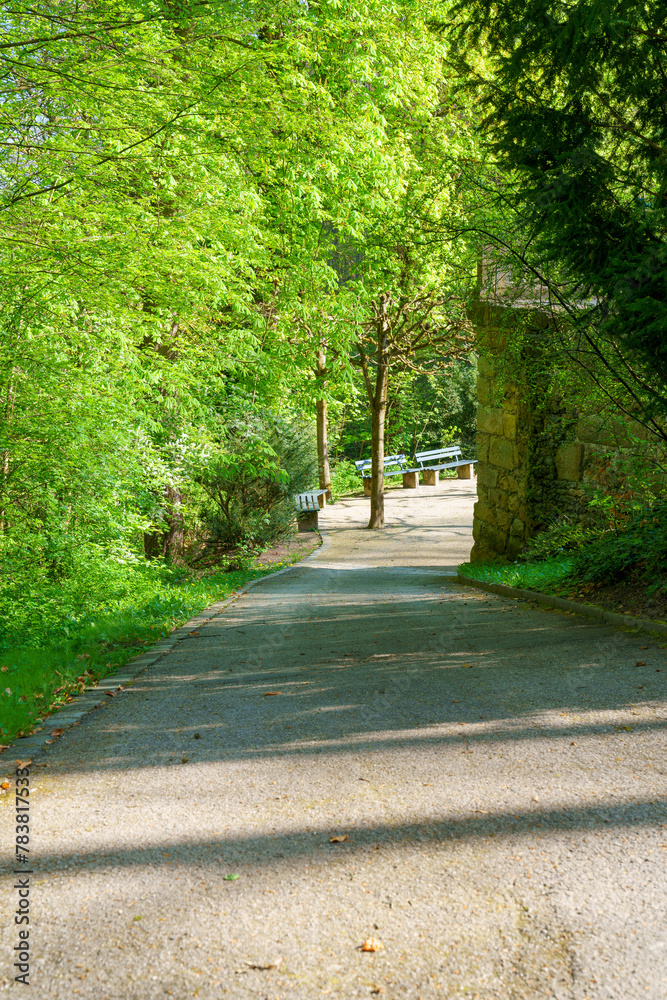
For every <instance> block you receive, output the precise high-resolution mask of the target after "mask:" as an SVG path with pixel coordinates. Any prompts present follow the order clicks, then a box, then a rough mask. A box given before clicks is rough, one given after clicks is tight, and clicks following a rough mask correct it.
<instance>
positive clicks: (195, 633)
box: [188, 632, 199, 635]
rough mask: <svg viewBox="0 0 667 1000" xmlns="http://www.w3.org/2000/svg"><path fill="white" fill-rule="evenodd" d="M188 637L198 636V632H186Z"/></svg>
mask: <svg viewBox="0 0 667 1000" xmlns="http://www.w3.org/2000/svg"><path fill="white" fill-rule="evenodd" d="M188 635H199V632H188Z"/></svg>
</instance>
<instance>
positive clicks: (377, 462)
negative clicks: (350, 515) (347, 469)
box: [368, 295, 389, 528]
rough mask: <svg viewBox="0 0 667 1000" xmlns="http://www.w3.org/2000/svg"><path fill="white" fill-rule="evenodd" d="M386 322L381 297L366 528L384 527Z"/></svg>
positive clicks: (387, 370)
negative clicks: (368, 508) (369, 508)
mask: <svg viewBox="0 0 667 1000" xmlns="http://www.w3.org/2000/svg"><path fill="white" fill-rule="evenodd" d="M388 336H389V324H388V319H387V300H386V298H385V296H384V295H383V296H381V298H380V308H379V309H378V313H377V365H376V369H375V389H374V392H373V398H372V399H371V411H372V421H371V517H370V520H369V522H368V527H369V528H383V527H384V423H385V417H386V415H387V386H388V383H389V358H388Z"/></svg>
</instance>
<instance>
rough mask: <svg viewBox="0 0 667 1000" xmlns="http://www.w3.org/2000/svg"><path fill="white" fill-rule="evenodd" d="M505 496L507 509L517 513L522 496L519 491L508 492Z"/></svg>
mask: <svg viewBox="0 0 667 1000" xmlns="http://www.w3.org/2000/svg"><path fill="white" fill-rule="evenodd" d="M505 496H506V497H507V509H508V510H509V511H511V512H512V513H513V514H516V513H517V512H518V510H519V506H520V504H521V497H520V496H519V494H518V493H506V494H505Z"/></svg>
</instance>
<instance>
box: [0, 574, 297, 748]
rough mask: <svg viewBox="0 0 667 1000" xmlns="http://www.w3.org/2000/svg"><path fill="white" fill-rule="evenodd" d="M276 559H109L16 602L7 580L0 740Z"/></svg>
mask: <svg viewBox="0 0 667 1000" xmlns="http://www.w3.org/2000/svg"><path fill="white" fill-rule="evenodd" d="M281 566H282V564H276V565H273V566H271V567H269V568H262V569H258V568H254V569H248V570H246V571H239V572H233V573H223V572H221V571H218V572H214V573H211V574H210V575H208V576H204V577H201V576H199V577H197V576H195V574H193V573H190V572H188V571H185V570H182V569H176V568H171V567H168V566H156V565H155V564H153V565H144V564H140V565H137V566H135V567H128V566H125V567H120V568H119V567H111V568H108V572H107V575H106V577H100V576H99V574H98V576H97V577H95V580H93V579H88V580H86V579H85V574H84V575H83V577H82V578H80V579H79V580H78V581H74V582H72V581H66V582H65V583H63V584H60V585H55V584H50V585H47V584H44V582H42V584H41V585H40V586H39V588H35V589H34V590H33V591H31V592H27V593H25V595H24V598H23V600H22V601H20V602H17V601H16V599H15V595H13V594H12V588H10V587H5V591H4V593H2V594H0V613H2V612H4V614H1V618H0V622H1V624H0V627H1V631H0V743H4V744H7V743H8V742H9V741H10V740H12V739H13V738H15V737H16V736H21V735H27V734H28V733H30V732H31V731H32V730H33V728H34V727H35V726H36V725H37V724H38V723H39V721H40V719H42V718H44V717H46V716H48V715H49V714H51V712H52V711H54V710H55V709H57V708H59V707H61V706H62V705H64V704H66V703H67V702H68V701H71V699H72V697H74V695H76V694H78V693H80V692H82V691H83V690H84V689H85V687H87V686H88V685H90V684H93V683H95V682H96V681H97V680H99V679H100V678H102V677H104V676H106V675H107V674H110V673H112V672H113V671H114V670H116V669H117V668H118V667H121V666H123V665H124V664H125V663H127V662H128V660H131V659H133V658H134V657H136V656H138V655H139V654H140V653H141V652H142V651H143V650H144V649H145V648H146V647H148V646H150V645H152V644H153V643H154V642H156V641H157V640H158V639H159V638H160V637H161V636H164V635H167V634H169V632H171V631H172V630H173V629H174V628H177V627H178V626H180V625H182V624H183V623H184V622H186V621H187V620H188V618H191V617H192V615H193V614H195V613H196V612H198V611H201V610H202V609H203V608H206V607H208V606H209V605H210V604H214V603H215V602H216V601H220V600H223V599H224V598H226V597H229V596H230V595H231V594H232V593H234V591H236V590H238V589H239V588H240V587H242V586H244V584H246V583H248V582H249V581H250V580H252V579H254V578H256V577H259V576H266V575H267V574H268V573H272V572H274V571H275V570H277V569H280V568H281ZM91 573H92V571H91ZM93 575H94V574H93ZM86 583H87V584H88V586H87V587H86ZM95 583H97V588H95V586H94V584H95ZM75 584H76V586H75Z"/></svg>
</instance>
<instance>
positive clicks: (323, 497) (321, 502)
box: [317, 493, 327, 510]
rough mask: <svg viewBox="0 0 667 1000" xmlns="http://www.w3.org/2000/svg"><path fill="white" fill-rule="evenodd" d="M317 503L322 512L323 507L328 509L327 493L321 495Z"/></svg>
mask: <svg viewBox="0 0 667 1000" xmlns="http://www.w3.org/2000/svg"><path fill="white" fill-rule="evenodd" d="M317 502H318V504H319V505H320V510H322V508H323V507H326V505H327V495H326V493H321V494H320V495H319V496H318V498H317Z"/></svg>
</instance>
